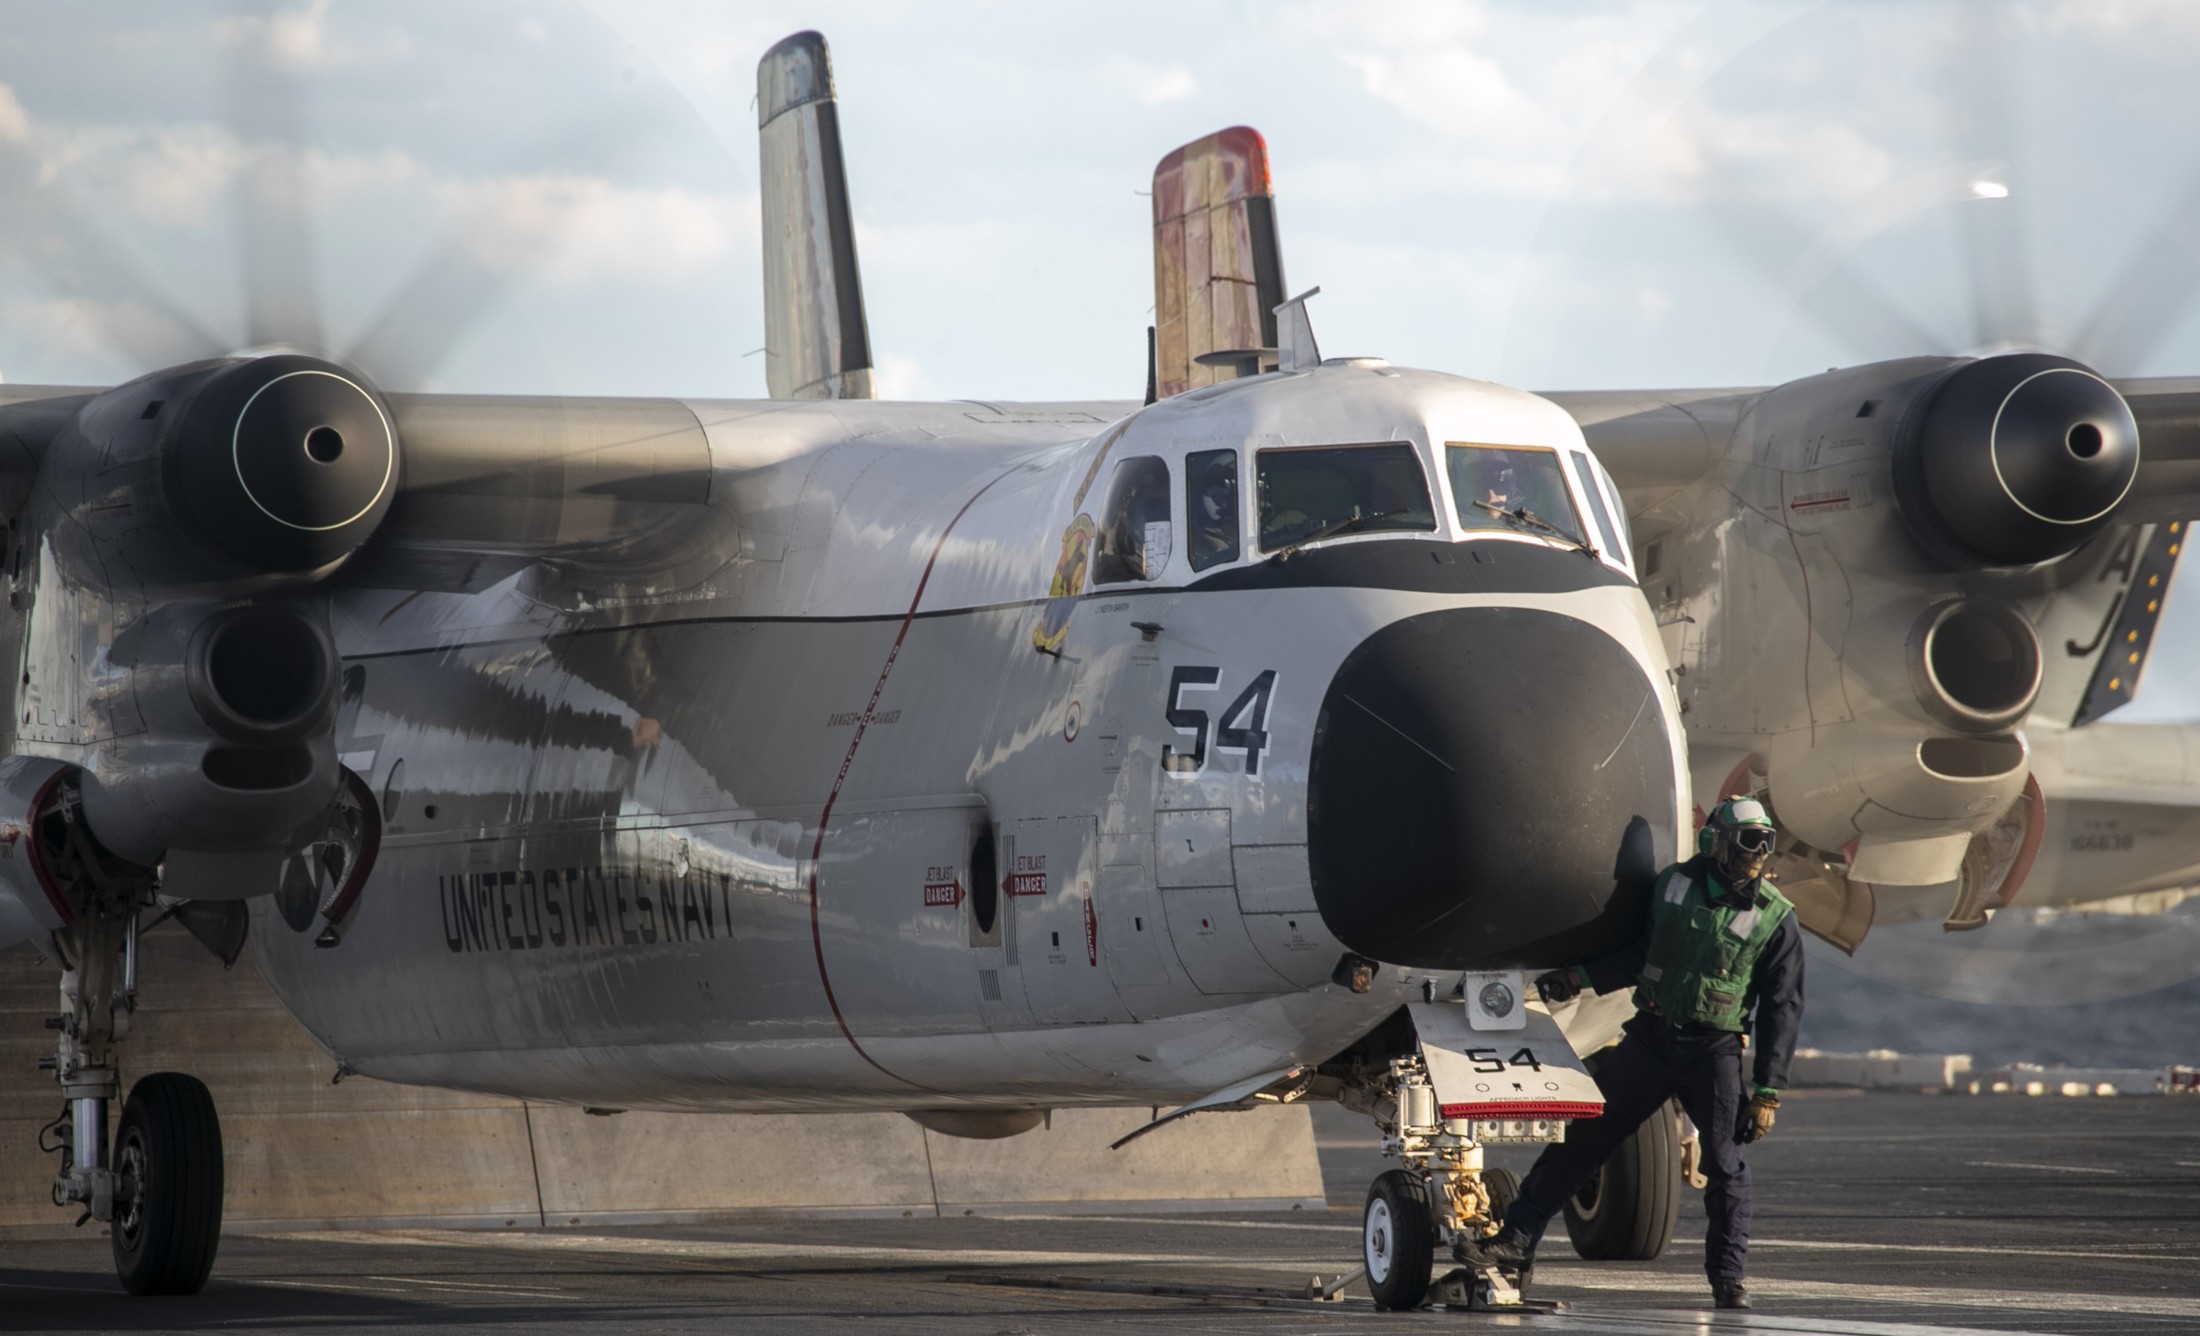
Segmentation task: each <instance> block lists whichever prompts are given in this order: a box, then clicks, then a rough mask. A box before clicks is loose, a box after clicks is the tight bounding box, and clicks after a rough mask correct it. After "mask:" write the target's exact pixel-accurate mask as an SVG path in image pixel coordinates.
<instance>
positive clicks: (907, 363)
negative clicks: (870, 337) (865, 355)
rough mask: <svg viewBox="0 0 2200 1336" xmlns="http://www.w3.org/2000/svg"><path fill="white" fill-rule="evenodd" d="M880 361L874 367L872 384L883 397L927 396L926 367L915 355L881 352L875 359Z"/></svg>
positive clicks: (910, 397)
mask: <svg viewBox="0 0 2200 1336" xmlns="http://www.w3.org/2000/svg"><path fill="white" fill-rule="evenodd" d="M873 360H874V361H876V362H877V363H878V365H877V366H876V367H874V368H873V369H872V376H871V380H872V384H873V385H875V386H876V387H877V389H878V397H879V398H881V399H923V398H926V397H927V393H928V392H927V390H926V381H925V378H924V368H923V367H922V366H921V365H919V364H918V362H917V359H916V358H914V357H897V356H895V355H894V354H892V353H880V354H878V356H877V357H875V358H874V359H873Z"/></svg>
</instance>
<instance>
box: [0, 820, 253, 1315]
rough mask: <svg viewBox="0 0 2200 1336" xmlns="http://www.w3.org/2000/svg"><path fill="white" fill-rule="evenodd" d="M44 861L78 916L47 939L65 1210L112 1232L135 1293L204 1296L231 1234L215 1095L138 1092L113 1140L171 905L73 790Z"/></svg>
mask: <svg viewBox="0 0 2200 1336" xmlns="http://www.w3.org/2000/svg"><path fill="white" fill-rule="evenodd" d="M29 834H30V838H31V839H33V840H36V841H39V846H38V847H37V848H36V849H34V851H33V854H32V856H33V857H34V858H38V859H40V860H42V862H43V865H44V867H45V868H46V869H48V870H50V873H51V875H52V877H53V880H54V882H55V883H56V884H58V885H59V886H60V887H61V888H62V889H63V890H64V892H65V894H66V898H67V900H68V902H69V903H70V904H71V905H72V907H73V908H74V913H73V915H72V917H71V918H70V919H69V921H68V922H67V923H65V924H63V925H62V926H61V927H59V928H56V929H54V930H53V931H52V932H51V933H50V934H48V936H47V937H46V938H45V940H44V942H43V949H44V951H45V953H46V954H47V955H48V956H49V957H51V958H53V959H55V960H57V961H58V962H59V963H60V965H61V970H62V973H61V1006H62V1012H61V1015H59V1016H57V1017H55V1018H53V1019H51V1020H49V1021H48V1022H47V1025H48V1027H49V1028H51V1029H54V1030H57V1031H59V1032H60V1040H59V1043H58V1045H57V1052H56V1053H55V1055H54V1057H52V1058H51V1059H47V1060H45V1061H43V1062H41V1064H40V1065H41V1066H43V1067H47V1068H48V1069H49V1070H51V1071H52V1072H53V1073H54V1075H55V1077H56V1078H57V1079H58V1080H59V1081H60V1084H61V1098H62V1104H63V1112H62V1116H61V1117H60V1118H59V1119H57V1120H56V1122H55V1123H54V1124H53V1128H52V1131H53V1134H54V1142H55V1144H53V1145H51V1146H49V1147H48V1149H51V1150H55V1151H58V1152H59V1154H60V1156H61V1169H60V1172H58V1173H56V1174H55V1175H54V1181H53V1200H54V1204H55V1205H57V1206H79V1207H81V1208H82V1214H81V1215H79V1216H78V1217H77V1223H78V1224H80V1225H82V1224H85V1223H88V1222H90V1221H93V1220H98V1221H100V1222H102V1223H104V1224H107V1225H108V1226H109V1227H110V1230H111V1234H112V1237H113V1240H114V1253H115V1269H116V1271H117V1272H118V1273H119V1274H120V1276H121V1278H122V1284H123V1287H124V1288H125V1289H127V1290H129V1291H130V1292H131V1293H132V1294H193V1293H196V1292H197V1291H198V1290H199V1289H200V1288H201V1287H202V1286H204V1285H205V1284H206V1277H207V1275H208V1273H209V1272H210V1271H211V1270H212V1269H213V1266H214V1251H215V1248H216V1247H217V1246H218V1245H219V1242H220V1237H221V1217H222V1144H221V1127H220V1124H219V1122H218V1121H217V1119H216V1117H215V1113H214V1101H213V1098H212V1097H211V1096H210V1095H208V1094H207V1090H206V1087H205V1086H204V1085H203V1084H201V1083H200V1082H199V1081H198V1080H196V1079H195V1078H192V1077H189V1076H184V1075H181V1074H180V1073H176V1072H156V1073H153V1074H152V1075H150V1076H147V1077H145V1078H144V1079H143V1080H141V1081H139V1082H138V1083H137V1086H136V1088H135V1089H133V1090H132V1091H131V1092H130V1098H129V1101H128V1102H127V1103H125V1104H124V1105H123V1108H122V1119H121V1123H120V1126H119V1127H118V1128H117V1129H116V1132H115V1136H114V1140H113V1142H112V1144H111V1145H110V1143H109V1141H108V1124H109V1121H110V1110H111V1106H112V1105H114V1104H115V1103H116V1102H118V1101H119V1099H120V1096H121V1093H122V1078H121V1071H120V1066H119V1064H118V1062H117V1050H118V1049H119V1048H120V1046H121V1043H122V1041H123V1039H125V1038H126V1037H127V1036H128V1035H129V1033H130V1022H131V1018H132V1015H133V1013H134V1012H135V1011H136V1010H137V975H138V931H139V923H140V916H141V915H143V914H144V913H145V912H147V911H148V910H151V909H153V908H154V907H155V906H156V905H157V901H156V900H155V898H154V881H153V878H152V876H151V874H150V873H149V872H148V871H147V870H145V869H143V868H139V867H136V866H135V865H133V864H129V863H124V862H122V861H120V860H117V859H114V858H112V857H110V856H109V855H108V854H107V853H106V852H105V851H104V850H102V849H101V848H100V847H99V846H98V845H97V843H96V842H94V841H93V839H92V837H91V834H90V832H89V831H88V830H86V829H85V827H84V824H83V822H82V821H81V820H80V819H79V812H78V808H77V804H76V795H75V791H74V789H73V788H70V787H66V786H61V787H58V788H57V789H56V790H55V791H54V801H53V802H52V805H51V806H50V808H47V809H46V810H41V811H39V812H37V813H36V814H35V824H34V827H33V829H32V830H31V831H30V832H29Z"/></svg>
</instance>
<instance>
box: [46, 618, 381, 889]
mask: <svg viewBox="0 0 2200 1336" xmlns="http://www.w3.org/2000/svg"><path fill="white" fill-rule="evenodd" d="M107 662H108V665H109V668H110V670H116V669H119V670H124V671H126V673H127V677H126V678H122V680H120V681H118V682H117V688H118V690H121V691H126V692H127V693H128V700H127V702H126V703H125V702H118V703H120V704H124V705H125V708H127V709H128V710H130V711H132V712H133V713H134V716H135V720H136V722H137V724H138V727H137V728H135V729H134V730H131V731H127V732H124V731H120V730H118V731H116V732H115V733H114V734H113V735H111V736H108V737H105V738H101V739H99V740H98V741H96V742H95V743H93V744H92V745H91V747H90V748H88V749H87V751H86V752H85V754H84V756H83V766H84V775H83V793H84V816H85V820H86V822H87V823H88V824H89V825H90V826H91V828H92V830H93V832H94V833H95V834H97V835H98V836H99V839H100V841H101V843H103V844H104V845H106V846H107V847H108V848H110V849H112V850H113V851H114V852H116V853H117V854H120V855H122V856H123V857H125V858H128V859H130V860H131V861H133V862H137V863H143V864H153V863H157V862H159V861H161V859H162V858H163V857H164V856H165V855H166V854H167V852H168V851H169V850H171V849H176V848H188V849H195V850H202V851H231V850H257V849H269V848H290V847H292V846H293V845H294V844H295V843H296V832H297V831H298V830H299V829H301V828H302V827H304V826H306V825H307V824H310V823H311V822H312V821H314V820H315V819H316V818H317V817H318V816H319V815H320V814H321V812H323V811H324V810H325V809H326V808H327V806H328V804H329V801H330V799H331V796H332V795H333V794H334V793H335V792H336V786H337V782H338V773H339V772H338V769H337V763H336V750H335V743H334V740H333V738H332V736H331V731H330V723H331V721H332V719H333V716H334V712H335V702H336V690H337V672H338V670H337V662H336V649H335V644H334V642H333V641H332V639H331V638H330V636H329V633H328V629H327V627H326V626H325V625H324V623H323V618H322V614H321V612H320V610H319V609H318V608H317V607H316V606H313V605H310V604H301V603H295V602H282V603H252V604H244V605H241V606H228V607H221V606H210V605H208V604H205V603H201V602H196V601H192V602H183V603H169V604H163V605H161V606H159V607H156V608H155V609H153V610H152V611H151V612H149V613H147V614H146V615H145V616H144V617H142V618H140V619H139V620H138V621H137V622H136V623H135V624H133V625H132V626H131V627H130V628H129V629H128V630H127V631H125V632H124V633H123V634H122V635H120V636H118V637H116V640H115V643H114V644H113V645H112V646H111V647H110V648H109V650H108V654H107ZM118 676H119V674H118ZM106 713H107V714H108V717H109V718H113V717H114V712H113V711H112V710H109V711H107V712H106ZM270 889H272V888H270Z"/></svg>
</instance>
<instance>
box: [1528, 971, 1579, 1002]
mask: <svg viewBox="0 0 2200 1336" xmlns="http://www.w3.org/2000/svg"><path fill="white" fill-rule="evenodd" d="M1588 982H1589V975H1588V971H1586V970H1584V969H1582V968H1581V966H1579V965H1569V966H1567V967H1566V968H1565V969H1562V970H1552V971H1551V972H1550V973H1549V974H1544V975H1539V976H1537V978H1536V981H1535V991H1536V993H1537V995H1539V996H1540V997H1542V999H1543V1000H1544V1001H1545V1002H1548V1003H1550V1004H1551V1005H1552V1006H1557V1005H1558V1004H1559V1003H1561V1002H1564V1001H1567V1000H1568V999H1570V998H1572V997H1574V996H1575V995H1577V994H1579V993H1580V992H1581V990H1582V989H1583V988H1584V987H1586V986H1587V985H1588Z"/></svg>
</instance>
